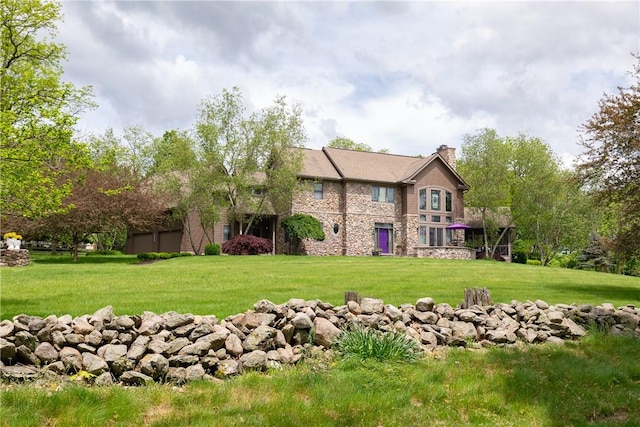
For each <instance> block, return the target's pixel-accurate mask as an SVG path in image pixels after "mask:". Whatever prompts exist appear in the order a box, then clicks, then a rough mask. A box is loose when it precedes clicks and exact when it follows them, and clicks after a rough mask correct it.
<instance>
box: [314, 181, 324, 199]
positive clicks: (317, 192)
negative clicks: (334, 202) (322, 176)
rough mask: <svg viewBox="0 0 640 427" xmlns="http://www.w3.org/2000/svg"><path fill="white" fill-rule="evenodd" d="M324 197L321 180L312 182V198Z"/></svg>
mask: <svg viewBox="0 0 640 427" xmlns="http://www.w3.org/2000/svg"><path fill="white" fill-rule="evenodd" d="M323 197H324V192H323V186H322V183H321V182H314V183H313V198H314V199H318V200H321V199H322V198H323Z"/></svg>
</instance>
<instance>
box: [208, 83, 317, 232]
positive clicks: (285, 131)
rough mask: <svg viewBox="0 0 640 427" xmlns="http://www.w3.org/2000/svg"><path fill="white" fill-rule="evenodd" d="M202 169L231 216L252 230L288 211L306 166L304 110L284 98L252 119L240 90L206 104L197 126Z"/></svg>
mask: <svg viewBox="0 0 640 427" xmlns="http://www.w3.org/2000/svg"><path fill="white" fill-rule="evenodd" d="M196 135H197V142H198V149H199V152H200V155H201V167H202V168H203V169H204V170H206V172H207V176H208V177H209V178H210V181H209V182H210V184H209V185H211V186H213V188H214V189H216V190H217V189H220V190H222V191H224V194H225V196H226V197H225V200H226V201H227V202H228V204H229V209H228V216H229V218H230V219H234V220H238V221H240V222H241V223H243V224H244V232H245V233H246V232H247V231H248V230H250V229H251V225H252V224H253V223H254V222H255V221H256V219H257V218H260V217H261V216H263V215H265V214H269V213H271V214H278V213H282V212H286V211H287V210H288V208H289V207H290V204H291V198H292V195H293V192H294V191H295V188H296V187H297V186H296V176H297V172H298V171H299V170H300V168H301V166H302V152H301V151H300V150H295V149H292V148H301V147H304V143H305V141H306V133H305V130H304V127H303V124H302V119H301V110H300V108H299V107H297V106H293V107H289V106H288V105H287V104H286V102H285V99H284V98H283V97H279V98H277V99H276V100H275V102H274V103H273V105H272V106H270V107H267V108H265V109H263V110H262V111H260V112H259V113H254V114H251V115H247V113H246V110H245V107H244V103H243V99H242V94H241V92H240V90H239V89H238V88H234V89H232V90H231V91H228V90H223V92H222V94H220V95H218V96H213V97H209V98H206V99H204V100H203V102H202V105H201V107H200V114H199V117H198V120H197V124H196Z"/></svg>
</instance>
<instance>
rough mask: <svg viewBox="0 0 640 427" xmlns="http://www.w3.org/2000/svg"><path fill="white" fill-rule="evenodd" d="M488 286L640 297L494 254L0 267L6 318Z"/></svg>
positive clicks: (625, 300) (627, 287)
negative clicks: (480, 257) (479, 257)
mask: <svg viewBox="0 0 640 427" xmlns="http://www.w3.org/2000/svg"><path fill="white" fill-rule="evenodd" d="M474 287H488V288H489V290H490V292H491V295H492V297H493V300H494V302H510V301H511V300H513V299H516V300H519V301H526V300H532V301H533V300H536V299H544V300H546V301H547V302H548V303H550V304H555V303H568V304H570V303H574V302H575V303H578V304H600V303H603V302H611V303H613V304H614V305H616V306H618V305H625V304H635V305H636V306H638V305H640V278H637V277H628V276H619V275H612V274H604V273H596V272H589V271H576V270H569V269H560V268H542V267H536V266H528V265H521V264H505V263H497V262H490V261H455V260H452V261H445V260H431V259H417V258H387V257H361V258H355V257H296V256H246V257H230V256H218V257H187V258H175V259H171V260H166V261H160V262H156V263H152V264H137V260H136V259H135V257H132V256H105V257H100V256H85V257H80V262H79V263H78V264H72V263H70V256H68V255H64V256H57V257H46V256H42V255H39V256H38V257H36V259H35V261H34V262H33V263H32V265H30V266H28V267H25V268H3V269H2V270H0V318H1V319H10V318H12V317H13V316H15V315H17V314H20V313H26V314H30V315H37V316H48V315H50V314H56V315H63V314H71V315H73V316H79V315H83V314H92V313H94V312H95V311H96V310H98V309H100V308H102V307H104V306H106V305H112V306H113V307H114V310H115V312H116V314H118V315H122V314H142V313H143V312H144V311H153V312H156V313H164V312H167V311H177V312H183V313H187V312H189V313H193V314H215V315H217V316H218V317H219V318H224V317H226V316H227V315H230V314H235V313H239V312H244V311H246V310H247V309H250V308H251V307H252V305H253V303H254V302H256V301H258V300H260V299H262V298H267V299H269V300H271V301H272V302H274V303H283V302H286V301H287V300H288V299H289V298H292V297H296V298H305V299H321V300H323V301H326V302H330V303H332V304H335V305H339V304H342V303H343V301H344V292H345V291H347V290H352V291H356V292H358V293H359V294H360V295H364V296H374V297H377V298H382V299H383V300H384V301H385V303H389V304H395V305H399V304H403V303H415V301H416V300H417V299H418V298H421V297H425V296H430V297H432V298H434V300H435V301H436V303H438V302H446V303H449V304H451V305H452V306H455V305H457V304H459V303H460V302H461V301H462V299H463V295H464V289H465V288H474Z"/></svg>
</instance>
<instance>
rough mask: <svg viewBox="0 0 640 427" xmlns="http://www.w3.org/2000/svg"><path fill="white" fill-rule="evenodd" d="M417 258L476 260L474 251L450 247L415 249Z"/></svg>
mask: <svg viewBox="0 0 640 427" xmlns="http://www.w3.org/2000/svg"><path fill="white" fill-rule="evenodd" d="M416 256H417V257H418V258H437V259H476V251H475V249H473V248H462V247H450V248H430V247H419V248H416Z"/></svg>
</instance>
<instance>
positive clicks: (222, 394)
mask: <svg viewBox="0 0 640 427" xmlns="http://www.w3.org/2000/svg"><path fill="white" fill-rule="evenodd" d="M639 352H640V340H637V339H633V338H621V337H612V336H596V337H591V338H589V339H586V340H584V341H583V342H580V343H568V344H567V345H566V346H564V347H558V346H529V347H526V348H525V347H519V348H514V349H499V348H494V349H491V350H489V351H478V352H471V351H465V350H459V349H450V350H448V351H447V352H446V354H440V355H439V356H438V357H430V358H427V359H424V360H423V361H421V362H418V363H415V364H389V363H386V364H383V363H359V362H337V363H334V364H333V365H331V366H330V367H329V368H327V367H326V366H321V364H319V363H314V362H313V361H311V362H307V363H306V364H302V365H299V366H297V367H296V368H295V369H285V370H283V371H280V372H276V371H273V372H269V373H266V374H255V373H248V374H245V375H243V376H242V377H238V378H236V379H233V380H229V381H225V382H223V383H204V382H202V383H193V384H189V385H188V386H186V387H184V388H175V387H171V386H169V385H153V386H148V387H144V388H139V389H133V388H122V387H105V388H96V387H94V388H88V387H84V386H74V385H61V384H58V383H56V382H54V381H52V380H50V381H49V382H48V383H43V384H41V385H40V387H39V388H37V387H35V386H15V385H8V386H7V385H5V386H4V389H3V392H2V402H0V408H1V409H0V410H1V417H0V425H1V426H12V427H18V426H41V425H61V426H62V425H74V426H76V425H83V426H84V425H112V426H117V425H121V426H142V425H145V426H177V425H181V426H182V425H189V426H302V425H307V426H376V425H378V426H382V425H384V426H408V425H409V426H413V425H416V426H417V425H442V426H450V425H457V426H461V425H464V426H478V425H482V426H496V425H499V426H558V427H559V426H566V425H602V426H608V425H625V426H637V425H640V410H639V409H638V408H640V364H638V359H637V355H638V353H639Z"/></svg>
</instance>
